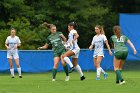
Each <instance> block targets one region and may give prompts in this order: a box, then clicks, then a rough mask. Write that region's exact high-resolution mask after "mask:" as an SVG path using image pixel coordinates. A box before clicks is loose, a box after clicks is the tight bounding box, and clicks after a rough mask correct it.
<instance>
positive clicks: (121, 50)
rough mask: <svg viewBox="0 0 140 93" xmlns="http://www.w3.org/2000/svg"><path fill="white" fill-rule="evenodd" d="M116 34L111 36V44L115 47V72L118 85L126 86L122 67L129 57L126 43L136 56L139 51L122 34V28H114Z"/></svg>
mask: <svg viewBox="0 0 140 93" xmlns="http://www.w3.org/2000/svg"><path fill="white" fill-rule="evenodd" d="M113 31H114V34H115V35H113V36H111V39H110V41H111V43H112V45H113V46H114V71H115V72H116V84H124V83H125V81H124V79H123V77H122V67H123V64H124V62H125V60H126V58H127V55H128V49H127V47H126V45H125V44H126V43H128V44H129V45H130V47H131V48H132V49H133V51H134V54H135V55H136V53H137V51H136V49H135V47H134V45H133V44H132V43H131V41H130V40H129V39H128V37H126V36H125V35H122V34H121V31H120V26H114V27H113Z"/></svg>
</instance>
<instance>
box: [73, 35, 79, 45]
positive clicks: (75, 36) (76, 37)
mask: <svg viewBox="0 0 140 93" xmlns="http://www.w3.org/2000/svg"><path fill="white" fill-rule="evenodd" d="M78 37H79V35H78V34H77V33H74V39H73V40H72V43H73V44H74V41H75V40H76V39H78Z"/></svg>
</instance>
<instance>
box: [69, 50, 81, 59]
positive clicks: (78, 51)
mask: <svg viewBox="0 0 140 93" xmlns="http://www.w3.org/2000/svg"><path fill="white" fill-rule="evenodd" d="M71 51H73V52H74V55H73V56H71V57H72V58H78V57H79V53H80V49H73V50H71Z"/></svg>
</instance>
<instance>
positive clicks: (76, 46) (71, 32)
mask: <svg viewBox="0 0 140 93" xmlns="http://www.w3.org/2000/svg"><path fill="white" fill-rule="evenodd" d="M74 33H76V34H77V31H76V30H74V29H73V30H71V31H70V32H69V36H68V37H69V38H68V42H72V40H73V39H74ZM73 49H80V48H79V46H78V44H77V39H76V40H75V41H74V44H73V46H72V48H71V49H70V50H73Z"/></svg>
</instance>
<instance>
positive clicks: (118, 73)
mask: <svg viewBox="0 0 140 93" xmlns="http://www.w3.org/2000/svg"><path fill="white" fill-rule="evenodd" d="M116 74H117V76H118V79H119V80H122V79H123V78H122V75H121V72H120V70H116Z"/></svg>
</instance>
